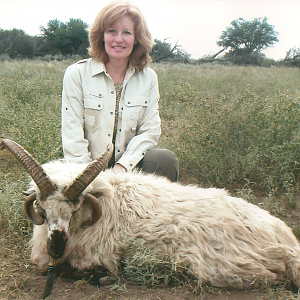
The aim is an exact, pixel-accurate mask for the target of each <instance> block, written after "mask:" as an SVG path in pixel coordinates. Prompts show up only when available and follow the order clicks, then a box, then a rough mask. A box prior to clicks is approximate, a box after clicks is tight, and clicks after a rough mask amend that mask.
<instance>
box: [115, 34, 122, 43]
mask: <svg viewBox="0 0 300 300" xmlns="http://www.w3.org/2000/svg"><path fill="white" fill-rule="evenodd" d="M122 40H123V37H122V33H118V34H117V35H116V37H115V41H116V42H122Z"/></svg>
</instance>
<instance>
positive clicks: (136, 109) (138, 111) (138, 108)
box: [124, 95, 149, 121]
mask: <svg viewBox="0 0 300 300" xmlns="http://www.w3.org/2000/svg"><path fill="white" fill-rule="evenodd" d="M124 103H125V115H126V119H127V120H131V121H138V120H141V119H142V118H143V116H144V113H145V110H146V108H147V106H148V105H149V97H148V96H144V95H127V96H125V97H124Z"/></svg>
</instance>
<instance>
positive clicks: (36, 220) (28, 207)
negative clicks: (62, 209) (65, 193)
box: [24, 193, 45, 225]
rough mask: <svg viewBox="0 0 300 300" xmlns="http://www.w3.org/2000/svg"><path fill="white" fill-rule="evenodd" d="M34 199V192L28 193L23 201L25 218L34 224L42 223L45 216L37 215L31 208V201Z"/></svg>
mask: <svg viewBox="0 0 300 300" xmlns="http://www.w3.org/2000/svg"><path fill="white" fill-rule="evenodd" d="M35 199H36V193H32V194H30V195H29V196H28V197H27V199H26V200H25V202H24V211H25V214H26V216H27V218H28V219H29V220H30V221H31V222H32V223H33V224H35V225H43V224H44V222H45V218H43V217H42V216H40V215H38V214H37V213H36V212H35V211H34V208H33V202H34V201H35Z"/></svg>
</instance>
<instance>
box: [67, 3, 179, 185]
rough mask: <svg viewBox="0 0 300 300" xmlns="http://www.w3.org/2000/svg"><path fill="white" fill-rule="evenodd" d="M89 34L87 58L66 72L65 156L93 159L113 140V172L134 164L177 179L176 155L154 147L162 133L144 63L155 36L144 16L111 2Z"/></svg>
mask: <svg viewBox="0 0 300 300" xmlns="http://www.w3.org/2000/svg"><path fill="white" fill-rule="evenodd" d="M89 39H90V48H89V53H90V56H91V58H90V59H86V60H82V61H79V62H77V63H75V64H73V65H71V66H69V67H68V68H67V70H66V73H65V76H64V81H63V93H62V142H63V150H64V156H65V159H67V160H70V161H76V162H84V163H86V162H91V161H92V160H93V159H95V158H97V157H98V156H99V155H100V154H101V153H102V152H103V151H104V150H105V149H106V147H107V145H108V144H110V143H111V142H113V144H114V146H115V147H114V149H115V151H114V155H113V157H112V159H111V161H110V163H109V166H108V167H111V168H113V170H114V171H115V172H119V171H129V170H132V169H134V168H136V167H137V168H140V169H142V170H143V171H145V172H148V173H157V174H159V175H163V176H166V177H168V178H169V179H170V180H172V181H177V180H178V160H177V158H176V156H175V155H174V154H173V153H172V152H171V151H169V150H166V149H152V148H153V147H154V146H155V145H156V144H157V142H158V139H159V136H160V133H161V129H160V117H159V111H158V100H159V91H158V82H157V76H156V74H155V72H154V71H153V70H152V69H150V68H149V67H147V64H148V63H149V62H150V57H149V53H150V51H151V49H152V46H153V39H152V37H151V34H150V32H149V30H148V28H147V26H146V23H145V20H144V17H143V15H142V14H141V12H140V11H139V9H138V8H136V7H135V6H133V5H131V4H129V3H127V2H121V1H115V2H112V3H110V4H108V5H107V6H105V7H104V8H103V9H102V10H101V11H100V12H99V13H98V15H97V17H96V19H95V22H94V24H93V25H92V26H91V28H90V31H89ZM150 149H152V150H150Z"/></svg>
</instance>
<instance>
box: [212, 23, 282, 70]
mask: <svg viewBox="0 0 300 300" xmlns="http://www.w3.org/2000/svg"><path fill="white" fill-rule="evenodd" d="M267 21H268V19H267V18H254V19H253V20H252V21H246V20H244V19H243V18H239V19H237V20H233V21H232V22H231V23H230V24H231V26H229V27H227V28H226V30H224V31H223V32H222V35H221V36H220V40H219V41H218V42H217V44H218V45H219V46H220V47H223V48H224V49H228V48H229V49H230V52H229V53H228V55H227V58H232V60H233V62H235V61H236V60H237V61H238V62H239V61H242V60H245V59H246V60H248V62H246V63H245V64H247V63H249V60H250V62H251V61H253V60H254V59H255V56H257V55H258V54H257V53H259V52H260V51H261V50H263V49H267V48H269V47H270V46H272V45H274V44H275V43H276V42H278V38H277V35H278V33H277V32H275V31H274V26H272V25H270V24H269V23H268V22H267ZM254 53H256V55H255V56H254ZM238 57H239V58H238ZM239 64H241V63H239ZM256 64H257V63H256ZM260 65H261V64H260Z"/></svg>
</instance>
